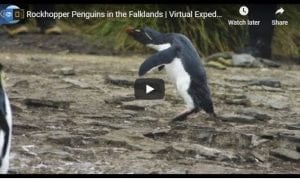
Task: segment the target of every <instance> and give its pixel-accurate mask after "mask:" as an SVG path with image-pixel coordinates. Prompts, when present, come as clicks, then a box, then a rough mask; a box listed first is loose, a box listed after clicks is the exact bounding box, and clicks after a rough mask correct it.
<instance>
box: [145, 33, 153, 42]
mask: <svg viewBox="0 0 300 179" xmlns="http://www.w3.org/2000/svg"><path fill="white" fill-rule="evenodd" d="M145 35H146V36H147V37H148V39H150V40H152V38H151V37H150V35H149V34H147V32H145Z"/></svg>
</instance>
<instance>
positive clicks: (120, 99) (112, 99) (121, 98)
mask: <svg viewBox="0 0 300 179" xmlns="http://www.w3.org/2000/svg"><path fill="white" fill-rule="evenodd" d="M134 100H135V97H134V96H113V97H110V98H108V99H105V100H104V102H105V103H108V104H122V102H123V101H134Z"/></svg>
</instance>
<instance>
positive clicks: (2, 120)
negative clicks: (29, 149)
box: [0, 64, 12, 174]
mask: <svg viewBox="0 0 300 179" xmlns="http://www.w3.org/2000/svg"><path fill="white" fill-rule="evenodd" d="M11 135H12V114H11V108H10V103H9V100H8V97H7V95H6V92H5V89H4V72H3V66H2V65H1V64H0V174H5V173H7V172H8V168H9V152H10V143H11Z"/></svg>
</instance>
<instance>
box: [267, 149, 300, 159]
mask: <svg viewBox="0 0 300 179" xmlns="http://www.w3.org/2000/svg"><path fill="white" fill-rule="evenodd" d="M270 154H271V155H273V156H275V157H278V158H281V159H283V160H288V161H292V162H300V153H299V152H296V151H293V150H290V149H286V148H277V149H273V150H271V151H270Z"/></svg>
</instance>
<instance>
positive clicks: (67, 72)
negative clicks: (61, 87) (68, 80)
mask: <svg viewBox="0 0 300 179" xmlns="http://www.w3.org/2000/svg"><path fill="white" fill-rule="evenodd" d="M52 72H53V73H56V74H60V75H64V76H70V75H75V70H74V68H73V67H63V68H60V69H57V68H55V69H53V70H52Z"/></svg>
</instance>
